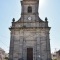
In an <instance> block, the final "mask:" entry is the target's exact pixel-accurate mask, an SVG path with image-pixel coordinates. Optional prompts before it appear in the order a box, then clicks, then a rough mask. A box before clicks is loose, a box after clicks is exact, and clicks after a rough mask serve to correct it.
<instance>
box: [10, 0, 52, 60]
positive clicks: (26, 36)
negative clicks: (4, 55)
mask: <svg viewBox="0 0 60 60" xmlns="http://www.w3.org/2000/svg"><path fill="white" fill-rule="evenodd" d="M38 6H39V0H22V1H21V7H22V11H21V18H20V19H19V20H18V21H15V19H14V18H13V21H12V26H11V27H10V28H9V29H10V31H11V39H10V51H9V60H51V53H50V37H49V32H50V27H49V26H48V21H47V18H45V21H43V20H42V19H40V17H39V13H38Z"/></svg>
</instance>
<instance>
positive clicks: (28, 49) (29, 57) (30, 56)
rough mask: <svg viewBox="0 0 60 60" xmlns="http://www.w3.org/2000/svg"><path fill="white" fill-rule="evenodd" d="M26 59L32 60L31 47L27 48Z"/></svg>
mask: <svg viewBox="0 0 60 60" xmlns="http://www.w3.org/2000/svg"><path fill="white" fill-rule="evenodd" d="M27 60H33V48H27Z"/></svg>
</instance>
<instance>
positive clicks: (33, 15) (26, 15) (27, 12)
mask: <svg viewBox="0 0 60 60" xmlns="http://www.w3.org/2000/svg"><path fill="white" fill-rule="evenodd" d="M38 5H39V0H23V1H21V7H22V11H21V20H22V21H23V20H24V22H35V21H36V20H38V19H39V16H38Z"/></svg>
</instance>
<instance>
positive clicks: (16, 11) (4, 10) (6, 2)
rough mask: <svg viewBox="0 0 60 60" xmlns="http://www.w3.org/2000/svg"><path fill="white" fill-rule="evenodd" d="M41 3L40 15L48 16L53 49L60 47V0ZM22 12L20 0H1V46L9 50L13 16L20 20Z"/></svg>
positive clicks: (48, 0)
mask: <svg viewBox="0 0 60 60" xmlns="http://www.w3.org/2000/svg"><path fill="white" fill-rule="evenodd" d="M43 1H44V4H42V5H40V4H39V16H40V18H41V19H43V20H44V19H45V17H47V18H48V21H49V26H50V27H51V30H50V41H51V51H52V52H54V51H55V49H56V50H59V49H60V26H59V25H60V0H43ZM20 14H21V4H20V0H0V47H2V48H3V49H4V50H5V51H6V52H8V51H9V43H10V31H9V29H8V28H9V27H10V26H11V22H12V18H15V19H16V20H18V19H19V18H20V16H21V15H20Z"/></svg>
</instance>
